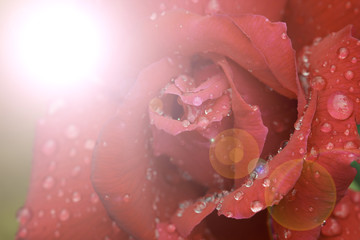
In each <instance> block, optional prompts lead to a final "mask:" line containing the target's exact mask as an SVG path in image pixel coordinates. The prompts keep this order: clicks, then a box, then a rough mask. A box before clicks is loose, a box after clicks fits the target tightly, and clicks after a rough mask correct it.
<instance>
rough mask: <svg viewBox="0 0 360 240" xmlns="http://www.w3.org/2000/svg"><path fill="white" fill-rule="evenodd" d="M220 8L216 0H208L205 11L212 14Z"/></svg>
mask: <svg viewBox="0 0 360 240" xmlns="http://www.w3.org/2000/svg"><path fill="white" fill-rule="evenodd" d="M219 10H220V4H219V2H218V1H217V0H209V3H208V4H207V6H206V9H205V12H206V13H207V14H214V13H217V12H218V11H219Z"/></svg>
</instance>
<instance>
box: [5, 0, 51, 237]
mask: <svg viewBox="0 0 360 240" xmlns="http://www.w3.org/2000/svg"><path fill="white" fill-rule="evenodd" d="M20 2H21V1H20V0H15V1H5V0H0V36H1V37H0V239H1V240H7V239H14V236H15V232H16V229H17V222H16V217H15V214H16V211H17V209H19V208H20V207H21V206H22V205H23V204H24V202H25V196H26V192H27V188H28V184H29V178H30V169H31V158H32V151H33V149H32V146H33V139H34V134H35V124H36V120H37V119H38V118H39V117H40V116H42V115H43V113H44V112H45V108H46V99H45V98H44V97H43V96H40V95H39V94H36V93H35V91H33V89H31V88H29V82H27V83H26V81H27V80H26V79H22V78H19V75H18V74H14V73H16V72H17V71H18V70H17V69H14V68H13V67H12V65H11V63H10V62H11V55H10V54H9V52H10V51H11V50H10V48H9V43H11V41H10V39H9V38H8V36H9V33H10V31H11V30H12V29H11V27H9V26H10V23H11V22H10V20H9V19H10V18H9V17H10V16H11V13H12V10H13V9H14V8H16V7H17V5H18V4H19V3H20Z"/></svg>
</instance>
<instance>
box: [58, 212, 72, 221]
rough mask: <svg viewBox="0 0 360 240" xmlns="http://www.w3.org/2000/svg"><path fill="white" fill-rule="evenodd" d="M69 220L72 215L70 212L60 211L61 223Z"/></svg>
mask: <svg viewBox="0 0 360 240" xmlns="http://www.w3.org/2000/svg"><path fill="white" fill-rule="evenodd" d="M69 218H70V213H69V211H68V210H66V209H63V210H61V211H60V213H59V219H60V221H63V222H65V221H67V220H69Z"/></svg>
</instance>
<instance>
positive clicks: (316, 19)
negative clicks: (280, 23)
mask: <svg viewBox="0 0 360 240" xmlns="http://www.w3.org/2000/svg"><path fill="white" fill-rule="evenodd" d="M359 11H360V3H359V1H357V0H350V1H341V0H336V1H332V0H326V1H317V2H316V3H314V1H311V0H295V1H289V2H288V4H287V7H286V14H285V15H286V17H285V22H286V23H287V25H288V29H289V31H288V32H289V36H290V38H291V39H292V41H293V44H294V47H295V49H301V48H302V47H303V46H305V45H309V44H311V43H312V41H313V40H314V39H315V38H318V37H326V36H327V35H328V34H330V33H332V32H336V31H339V30H340V29H342V28H343V27H344V26H346V25H349V24H353V25H354V29H353V34H354V36H355V37H357V38H359V37H360V23H359V14H360V13H359Z"/></svg>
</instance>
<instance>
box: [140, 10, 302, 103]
mask: <svg viewBox="0 0 360 240" xmlns="http://www.w3.org/2000/svg"><path fill="white" fill-rule="evenodd" d="M174 26H176V27H174ZM252 28H255V29H261V32H264V34H265V33H266V35H267V36H268V37H269V38H270V39H271V41H261V39H263V37H262V36H261V35H259V34H258V32H254V31H252V30H250V29H252ZM146 36H149V37H148V45H150V46H152V47H151V49H149V52H148V53H147V54H144V55H143V57H142V60H143V64H146V62H153V61H154V59H159V58H160V56H164V55H168V54H170V53H171V54H172V53H177V54H181V55H194V54H195V53H202V52H210V53H211V52H212V53H218V54H219V55H224V56H227V57H229V58H231V59H233V60H234V61H235V62H236V63H237V64H239V65H240V66H242V67H243V68H245V69H248V70H249V71H251V72H252V74H253V75H254V76H256V77H257V78H258V79H259V80H260V81H262V82H264V83H265V84H267V85H269V86H270V87H271V88H273V89H274V90H275V91H278V92H279V93H281V94H283V95H285V96H288V97H292V98H295V95H296V94H297V93H298V90H299V89H298V88H297V74H296V71H295V59H294V57H295V56H294V52H293V50H292V47H291V42H290V40H289V39H288V38H287V37H286V28H285V25H284V24H283V23H271V22H269V20H268V19H266V18H265V17H262V16H241V17H237V18H234V19H231V18H229V17H227V16H224V15H217V16H210V17H201V16H198V15H193V14H190V13H185V12H169V13H166V14H165V15H164V16H161V17H159V18H158V19H156V21H154V22H153V24H152V25H151V26H149V28H148V33H147V34H146ZM269 49H271V51H270V50H269ZM284 59H286V61H285V60H284ZM274 63H276V64H274ZM279 66H281V67H279Z"/></svg>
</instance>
